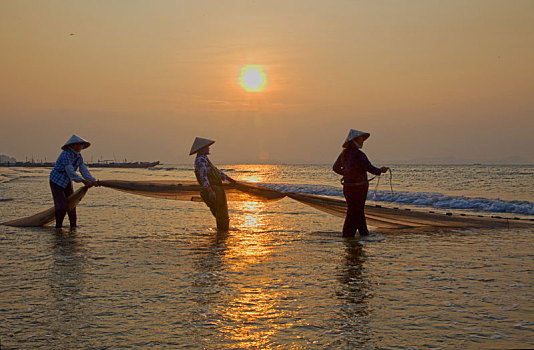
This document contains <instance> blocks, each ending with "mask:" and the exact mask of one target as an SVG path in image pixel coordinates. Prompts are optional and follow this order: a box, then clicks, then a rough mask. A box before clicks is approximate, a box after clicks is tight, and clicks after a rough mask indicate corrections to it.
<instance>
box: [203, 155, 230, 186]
mask: <svg viewBox="0 0 534 350" xmlns="http://www.w3.org/2000/svg"><path fill="white" fill-rule="evenodd" d="M212 167H213V169H214V170H215V171H217V172H218V173H219V175H220V176H221V180H223V181H227V180H228V175H226V174H225V173H223V172H222V171H220V170H219V169H217V168H216V167H215V166H214V165H213V164H211V162H210V161H209V159H208V156H206V155H198V156H197V157H196V159H195V172H196V173H198V177H199V182H200V184H201V185H202V187H204V188H208V187H210V186H211V185H210V181H209V180H208V172H209V171H210V169H211V168H212Z"/></svg>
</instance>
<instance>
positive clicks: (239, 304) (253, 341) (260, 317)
mask: <svg viewBox="0 0 534 350" xmlns="http://www.w3.org/2000/svg"><path fill="white" fill-rule="evenodd" d="M271 168H272V166H263V165H260V166H251V167H250V168H247V170H249V171H251V172H252V174H250V173H249V174H246V175H244V176H242V177H240V178H239V180H245V181H250V182H268V180H269V173H271V172H272V171H271V170H272V169H271ZM265 211H266V203H264V202H259V201H258V202H256V201H246V202H233V203H232V207H231V222H232V227H234V228H235V230H232V231H230V234H229V235H228V240H227V244H226V247H227V250H226V252H225V254H224V255H223V257H222V264H223V265H224V266H225V268H226V269H227V270H228V271H231V272H233V273H238V274H237V275H236V276H238V278H239V279H240V281H239V282H240V283H239V284H240V286H239V287H238V288H236V289H235V290H234V291H233V293H232V294H233V295H232V296H231V297H230V298H229V299H228V300H227V301H226V303H225V304H224V305H220V309H219V310H218V311H219V312H218V313H219V315H220V322H221V329H220V331H221V336H222V337H223V338H224V339H225V341H230V343H231V344H233V345H234V347H235V348H245V349H248V348H261V349H269V348H271V346H270V339H271V338H272V337H273V336H274V334H276V332H278V331H279V330H280V329H283V328H287V327H289V326H290V323H285V324H283V323H282V322H279V319H280V318H288V319H289V318H290V315H289V314H288V312H287V311H283V310H281V308H280V300H281V299H282V298H283V297H284V294H283V292H281V291H280V290H279V289H277V288H276V286H273V281H272V280H271V279H268V278H266V277H265V274H263V273H262V274H259V276H262V277H256V274H254V272H253V270H254V269H255V268H261V267H260V266H259V265H260V264H261V263H262V262H263V261H265V260H267V259H270V256H271V254H272V249H273V244H274V243H275V240H276V237H274V232H278V231H279V230H280V229H281V228H282V227H281V224H280V223H279V222H277V221H276V220H275V217H274V216H271V215H268V214H267V213H266V212H265ZM266 324H269V325H270V326H269V327H265V325H266Z"/></svg>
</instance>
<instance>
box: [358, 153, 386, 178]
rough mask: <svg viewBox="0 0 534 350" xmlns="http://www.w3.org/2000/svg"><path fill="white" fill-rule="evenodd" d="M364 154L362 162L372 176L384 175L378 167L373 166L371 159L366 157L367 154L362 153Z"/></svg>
mask: <svg viewBox="0 0 534 350" xmlns="http://www.w3.org/2000/svg"><path fill="white" fill-rule="evenodd" d="M361 154H362V160H363V162H364V164H365V169H366V170H367V171H368V172H370V173H371V174H373V175H380V174H382V169H379V168H377V167H375V166H374V165H373V164H371V162H370V161H369V159H368V158H367V156H366V155H365V153H363V152H361Z"/></svg>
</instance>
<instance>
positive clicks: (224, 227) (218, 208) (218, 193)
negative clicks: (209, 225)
mask: <svg viewBox="0 0 534 350" xmlns="http://www.w3.org/2000/svg"><path fill="white" fill-rule="evenodd" d="M211 188H212V190H213V192H215V200H212V199H211V198H210V196H209V193H208V191H207V190H206V189H202V190H201V191H200V197H202V200H204V203H206V205H207V206H208V207H209V208H210V211H211V213H212V214H213V216H214V217H215V220H216V221H217V229H219V230H220V231H228V228H229V227H230V218H229V217H228V204H227V203H226V193H224V190H223V188H222V186H211Z"/></svg>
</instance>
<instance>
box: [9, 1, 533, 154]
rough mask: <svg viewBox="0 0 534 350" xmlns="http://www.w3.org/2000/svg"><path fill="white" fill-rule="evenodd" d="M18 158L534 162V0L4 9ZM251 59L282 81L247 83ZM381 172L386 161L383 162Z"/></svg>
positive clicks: (13, 148)
mask: <svg viewBox="0 0 534 350" xmlns="http://www.w3.org/2000/svg"><path fill="white" fill-rule="evenodd" d="M71 33H72V34H74V35H71ZM0 44H1V48H2V54H1V55H0V76H1V77H2V78H1V80H0V154H8V155H11V156H14V157H17V158H18V159H19V160H23V159H24V157H25V156H31V155H34V156H35V157H39V158H44V157H46V158H47V159H48V160H54V159H55V157H56V156H57V155H58V152H59V146H60V145H61V144H62V143H63V142H64V141H65V140H66V139H67V138H68V137H69V136H70V135H71V134H72V133H77V134H79V135H80V136H82V137H85V138H87V139H89V140H90V141H92V142H93V146H92V147H91V148H90V149H88V150H87V151H86V155H85V158H86V159H87V158H90V157H91V156H94V157H95V159H96V157H99V156H103V157H104V158H112V157H113V155H115V156H116V157H117V158H121V159H122V158H124V157H127V158H128V159H132V160H161V161H164V162H167V163H183V162H192V161H193V160H192V159H190V158H189V156H188V155H187V154H188V151H189V148H190V145H191V143H192V141H193V139H194V137H195V136H202V137H207V138H212V139H215V140H217V143H216V144H215V146H214V147H213V149H212V153H213V158H214V160H216V161H219V162H259V161H267V162H289V163H293V162H298V163H330V162H333V161H334V160H335V158H336V157H337V155H338V153H339V151H340V146H341V144H342V142H343V139H344V138H345V136H346V134H347V132H348V129H349V128H356V129H362V130H365V131H369V132H370V133H371V135H372V137H371V139H369V141H368V142H367V144H366V145H365V150H366V152H367V154H368V155H369V156H370V158H371V159H372V160H375V161H376V162H385V163H394V162H406V161H437V162H440V161H452V162H457V161H469V162H470V161H475V162H491V161H496V160H501V159H509V157H517V158H515V159H519V160H520V161H530V162H534V137H532V134H533V132H534V118H533V114H534V1H520V0H514V1H504V0H503V1H491V0H480V1H474V0H472V1H428V0H422V1H190V2H178V1H151V2H146V1H112V2H109V1H84V2H81V1H80V2H73V1H47V2H41V1H8V0H5V1H2V2H0ZM246 64H258V65H262V66H264V67H265V70H266V74H267V79H268V84H267V87H266V89H265V90H264V91H263V92H258V93H250V92H246V91H244V90H243V89H242V88H241V87H240V86H239V84H238V77H239V72H240V68H241V67H242V66H244V65H246ZM377 165H381V164H377Z"/></svg>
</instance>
